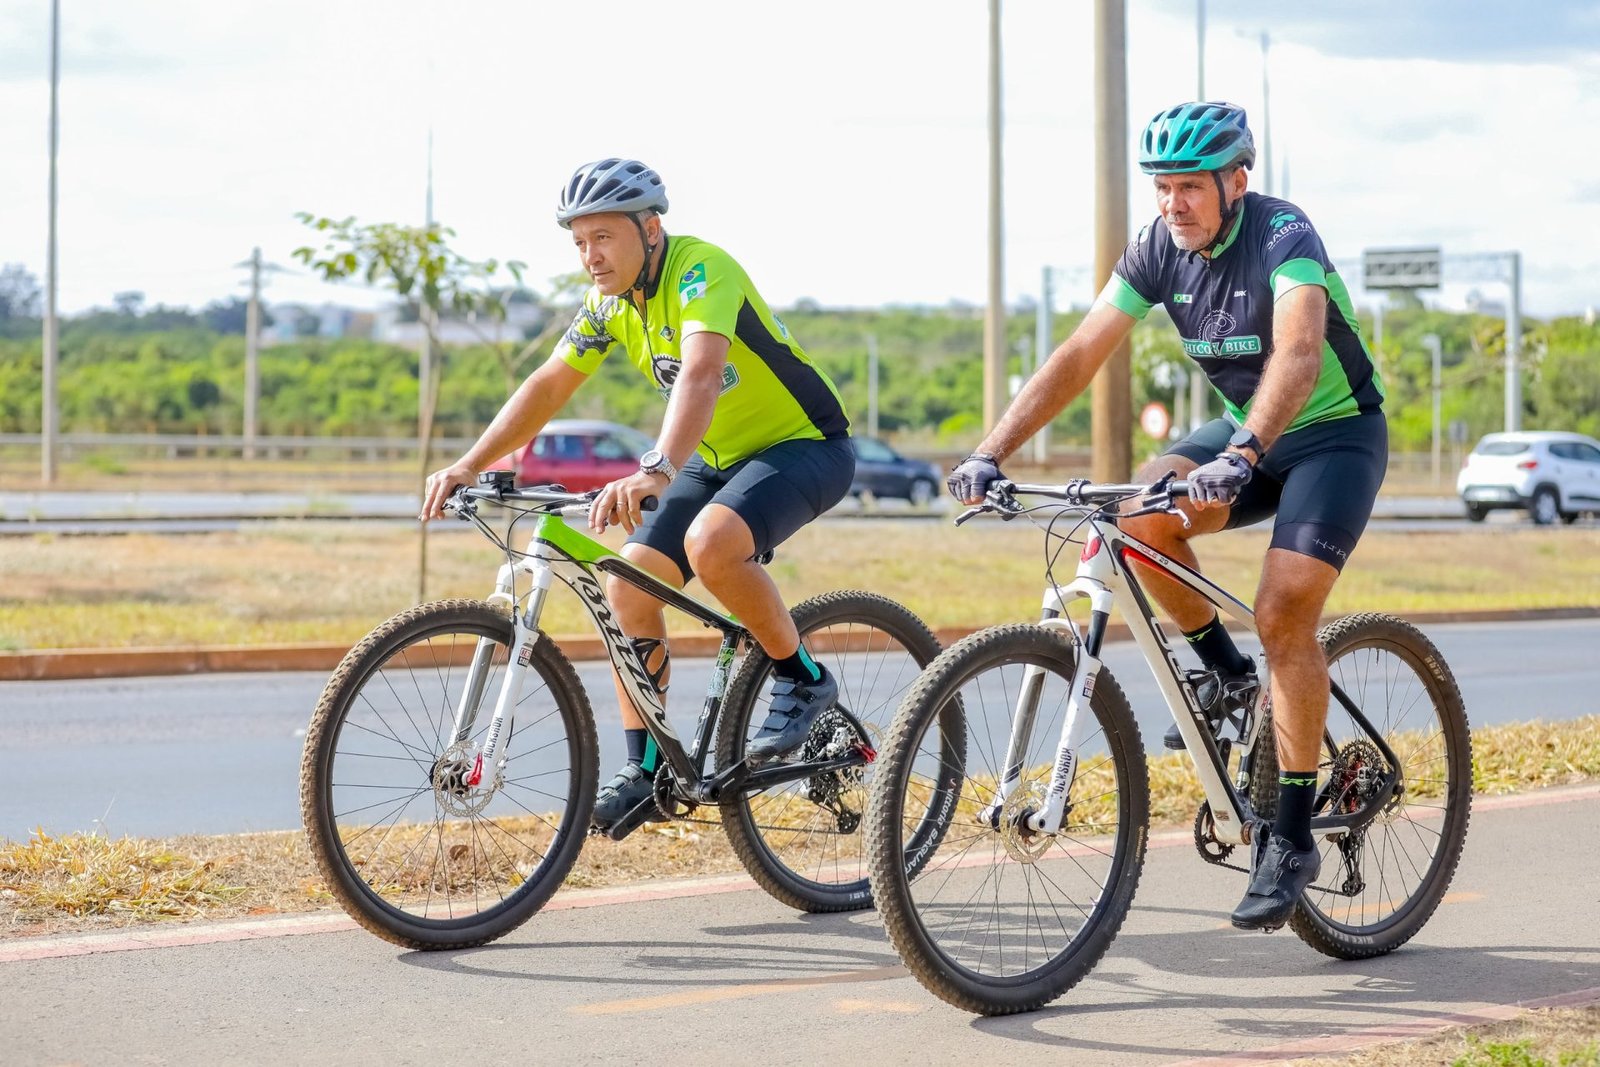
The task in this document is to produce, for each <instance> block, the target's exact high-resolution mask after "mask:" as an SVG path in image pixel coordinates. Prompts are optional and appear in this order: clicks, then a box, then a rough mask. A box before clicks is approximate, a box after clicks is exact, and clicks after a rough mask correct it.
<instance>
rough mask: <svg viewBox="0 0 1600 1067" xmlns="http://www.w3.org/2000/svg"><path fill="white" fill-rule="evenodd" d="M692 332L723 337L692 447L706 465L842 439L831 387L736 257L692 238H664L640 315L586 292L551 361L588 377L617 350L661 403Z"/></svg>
mask: <svg viewBox="0 0 1600 1067" xmlns="http://www.w3.org/2000/svg"><path fill="white" fill-rule="evenodd" d="M696 333H716V334H721V335H722V336H723V337H726V338H727V339H728V360H727V364H726V365H725V366H724V367H723V368H722V392H721V393H720V394H719V395H718V397H717V405H716V409H715V411H714V412H713V414H712V416H711V426H710V427H709V428H708V429H707V430H706V434H705V439H704V440H703V441H702V442H701V444H700V446H699V448H698V449H696V451H698V452H699V454H700V456H701V457H702V458H703V459H704V460H705V461H706V462H707V463H709V464H711V466H713V467H716V468H718V469H725V468H727V467H731V466H733V465H734V464H735V463H738V462H739V461H740V460H742V459H746V458H748V457H750V456H752V455H754V454H755V453H757V452H760V451H761V450H762V449H765V448H770V447H771V446H773V445H775V444H778V443H779V442H781V441H794V440H806V439H809V440H825V439H828V438H836V437H848V436H849V434H850V419H849V417H848V416H847V415H846V414H845V410H844V404H843V403H842V402H841V401H840V400H839V392H838V390H837V389H835V388H834V385H833V382H832V381H831V380H829V378H828V376H827V375H826V374H824V373H823V372H822V369H821V368H820V367H818V366H817V365H816V364H814V363H812V362H811V359H810V358H809V357H808V356H807V355H806V354H805V352H804V351H802V350H801V348H800V346H799V345H798V344H796V343H795V340H794V338H793V337H791V336H790V335H789V328H788V327H787V326H785V325H784V324H783V322H782V321H781V320H780V319H779V318H778V317H777V316H776V315H774V314H773V313H772V309H771V308H769V307H767V303H766V301H765V300H763V299H761V294H759V293H757V292H756V289H755V286H754V285H752V284H751V283H750V278H749V276H748V275H746V274H745V272H744V269H743V268H742V267H740V266H739V264H738V263H736V262H734V260H733V257H732V256H730V255H728V254H727V253H726V252H724V251H723V250H722V249H720V248H718V247H716V246H715V245H712V244H707V243H706V242H705V241H701V240H699V239H698V238H694V237H684V236H674V237H671V238H669V239H667V247H666V250H665V252H664V253H663V255H662V259H661V269H660V271H659V273H658V274H657V276H656V281H655V282H654V283H653V285H652V287H651V288H649V289H647V290H646V292H645V313H644V315H643V316H642V317H641V316H640V314H639V311H638V308H637V306H636V305H635V304H634V303H633V301H631V300H629V299H626V298H624V297H614V296H603V295H601V293H600V290H599V289H598V288H591V289H590V290H589V292H588V294H587V295H586V296H585V297H584V301H583V307H582V308H580V309H579V311H578V315H577V318H575V319H574V320H573V322H572V325H571V327H569V328H568V329H567V333H566V336H565V337H564V338H562V340H561V342H560V343H559V344H557V345H556V349H555V352H554V353H552V354H551V357H550V358H551V359H559V360H562V361H563V362H565V363H566V364H567V365H568V366H571V367H573V368H574V369H576V370H579V371H581V372H583V373H584V374H593V373H594V372H595V370H596V369H597V368H598V367H599V366H600V364H601V362H602V361H603V360H604V359H605V358H606V357H607V356H608V355H610V354H611V353H612V352H613V351H616V350H619V349H620V350H621V351H622V352H623V353H625V354H626V356H627V358H628V359H629V360H630V361H632V363H633V364H634V366H636V367H638V368H639V370H640V371H641V372H642V373H643V374H644V375H645V377H647V378H649V379H650V380H651V381H652V382H654V383H655V385H656V388H657V389H658V390H660V392H661V395H662V397H663V398H666V397H669V396H670V395H671V394H672V386H673V383H674V382H676V381H677V379H678V372H679V371H680V369H681V368H682V366H683V364H682V363H681V362H680V352H681V351H682V348H683V342H684V339H685V338H686V337H689V336H690V335H692V334H696Z"/></svg>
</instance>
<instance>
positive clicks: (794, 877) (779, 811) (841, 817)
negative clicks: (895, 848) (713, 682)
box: [717, 592, 961, 912]
mask: <svg viewBox="0 0 1600 1067" xmlns="http://www.w3.org/2000/svg"><path fill="white" fill-rule="evenodd" d="M793 615H794V621H795V626H796V627H797V628H798V629H799V631H800V636H801V639H802V640H803V641H804V642H805V646H806V649H807V650H808V651H809V652H810V653H811V656H812V658H813V659H815V660H816V662H818V663H819V664H821V665H823V666H824V667H826V668H827V669H828V671H829V672H830V673H831V674H833V676H834V677H835V678H836V679H838V681H839V703H838V706H839V707H841V708H844V709H845V710H846V711H848V712H849V715H850V717H851V718H853V719H854V720H855V722H854V723H851V722H850V721H849V719H846V718H845V717H843V716H840V715H838V714H837V713H835V712H834V711H831V710H830V711H827V712H824V713H823V714H822V716H821V717H820V718H819V719H818V720H817V724H816V725H815V726H813V727H812V730H811V739H810V740H808V741H807V742H806V744H805V746H804V747H803V748H802V749H801V750H800V751H799V752H798V753H796V754H795V755H793V756H791V757H789V758H790V759H791V760H808V759H815V758H822V753H823V752H824V751H825V750H826V749H827V748H828V746H830V745H834V746H835V747H838V743H837V742H836V741H835V739H836V738H838V739H840V740H842V741H846V742H850V743H854V742H864V743H865V744H866V746H867V747H869V748H871V749H873V750H874V751H876V750H878V749H880V748H882V747H883V737H884V735H885V734H886V733H887V732H888V728H889V723H890V721H891V720H892V719H893V717H894V711H895V708H896V707H897V706H898V705H899V703H900V699H901V698H902V697H903V696H904V695H905V693H906V692H907V691H908V690H909V689H910V688H911V685H912V683H913V682H915V681H916V678H917V675H918V674H919V673H920V672H921V670H922V668H923V667H924V666H926V665H927V664H928V663H930V662H932V660H933V658H934V657H935V656H937V655H938V654H939V642H938V640H937V639H936V638H935V637H934V636H933V634H932V633H930V632H929V631H928V628H927V626H926V625H924V624H923V622H922V620H921V619H919V618H917V617H916V616H915V615H913V614H912V613H911V612H910V611H908V610H907V609H906V608H904V607H902V606H901V605H899V604H897V603H895V602H894V601H892V600H890V599H888V598H887V597H881V596H878V595H876V594H874V593H862V592H838V593H826V594H824V595H822V596H818V597H813V598H812V599H810V600H807V601H805V602H804V603H802V604H799V605H798V606H796V607H795V609H794V611H793ZM771 689H772V661H771V660H769V659H768V658H767V657H766V655H765V654H764V653H763V652H761V650H760V649H759V648H757V649H755V650H753V651H752V652H751V653H750V654H749V655H748V656H746V657H745V661H744V663H743V664H742V665H741V666H740V668H739V672H738V674H737V675H735V677H734V679H733V682H732V683H731V684H730V685H729V686H728V697H727V701H726V703H725V704H724V706H723V709H722V720H721V722H719V723H718V724H717V766H718V767H719V768H720V767H731V766H733V765H734V764H735V763H737V762H738V761H739V760H741V759H743V758H744V750H745V745H746V744H747V743H748V741H749V739H750V738H751V737H753V736H754V735H755V732H756V730H757V729H759V728H760V726H761V723H762V721H763V720H764V719H765V718H766V713H767V707H768V705H769V704H770V703H771V699H772V698H771ZM955 721H956V725H957V726H959V720H955ZM855 724H860V726H862V727H864V729H865V736H863V737H858V736H856V735H857V733H858V731H857V730H856V726H855ZM944 744H945V745H946V746H947V747H949V748H950V750H951V751H952V752H953V753H957V754H956V755H954V756H953V758H955V759H959V754H958V753H959V750H960V745H961V738H959V737H947V738H945V739H944ZM874 769H875V768H874V765H873V764H871V763H868V764H867V765H866V766H864V767H858V768H854V769H851V770H845V771H833V772H830V773H827V774H821V775H816V776H814V777H811V778H804V779H801V780H799V781H797V782H791V783H789V784H787V785H782V786H777V787H775V788H772V789H769V790H766V791H765V792H760V793H748V794H747V793H742V792H735V793H732V794H730V795H727V796H725V797H723V798H722V800H721V803H720V807H721V811H722V824H723V828H724V830H725V831H726V832H727V835H728V841H729V843H730V844H731V845H732V846H733V850H734V852H735V854H737V855H738V857H739V860H740V862H741V863H743V864H744V867H745V869H746V870H747V871H749V872H750V876H751V877H752V878H754V879H755V880H756V883H757V884H758V885H760V886H761V887H762V888H763V889H765V890H766V891H767V892H768V893H771V894H772V895H773V896H774V897H776V898H777V899H778V900H781V901H783V902H784V903H785V904H788V905H789V906H790V907H792V908H797V909H799V910H801V911H809V912H829V911H849V910H853V909H856V908H866V907H871V906H872V892H871V888H870V887H869V885H868V884H867V861H866V850H865V848H864V847H863V845H862V836H861V828H860V823H861V816H862V813H863V812H864V811H865V810H866V803H867V793H868V789H869V787H870V785H871V782H872V775H873V773H874ZM930 828H931V824H930Z"/></svg>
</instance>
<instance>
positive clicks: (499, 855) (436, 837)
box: [302, 602, 595, 948]
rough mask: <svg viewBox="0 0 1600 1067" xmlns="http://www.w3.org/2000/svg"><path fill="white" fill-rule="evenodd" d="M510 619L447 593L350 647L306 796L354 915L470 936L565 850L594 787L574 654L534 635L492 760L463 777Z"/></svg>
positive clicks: (551, 884) (429, 942)
mask: <svg viewBox="0 0 1600 1067" xmlns="http://www.w3.org/2000/svg"><path fill="white" fill-rule="evenodd" d="M510 636H511V625H510V622H509V620H508V619H507V618H506V617H505V616H504V615H503V614H500V613H497V612H495V611H494V610H493V609H491V608H489V607H488V606H487V605H481V604H475V603H473V602H445V603H442V604H436V605H428V606H424V607H422V608H419V609H416V610H414V611H412V612H408V613H404V614H402V615H400V616H397V617H396V618H395V619H393V620H390V622H389V623H386V624H385V625H384V626H381V627H379V628H378V629H377V630H375V631H374V632H373V633H372V634H371V635H369V637H368V638H367V639H366V640H365V641H363V642H362V644H361V645H358V646H357V648H356V649H354V650H352V652H351V653H350V655H349V656H347V657H346V659H345V662H344V663H343V664H341V666H340V668H339V670H338V671H337V672H336V673H335V675H334V677H333V679H332V680H330V682H329V684H328V688H327V689H326V690H325V691H324V694H323V698H322V701H321V702H320V704H319V706H318V710H317V714H316V716H315V718H314V719H313V726H312V730H311V731H310V732H308V735H307V741H306V757H305V768H304V772H303V778H302V802H303V806H304V807H305V811H306V821H307V828H308V831H310V835H311V840H312V845H313V849H314V851H315V853H316V854H317V857H318V860H319V863H320V864H321V865H322V867H323V870H324V873H325V874H326V875H327V876H328V879H329V882H330V885H331V887H332V888H333V890H334V892H335V895H336V896H338V897H339V898H340V900H341V903H343V904H344V905H345V907H346V910H348V911H350V912H351V914H352V915H353V916H355V917H356V918H357V919H358V921H361V922H362V923H363V925H365V926H367V927H368V929H371V930H373V932H375V933H378V934H379V935H380V936H383V937H386V938H388V939H389V940H392V941H396V942H398V943H401V944H407V945H410V946H412V947H420V948H438V947H447V946H459V945H463V944H475V943H482V942H483V941H486V940H489V939H492V938H493V937H498V936H500V935H502V934H504V933H506V932H508V931H509V930H510V929H512V928H514V927H515V926H516V925H517V924H518V923H520V922H522V921H524V920H525V919H526V918H527V917H528V916H529V915H531V914H532V913H533V911H535V910H537V908H538V907H539V906H540V905H541V904H543V902H544V901H545V900H546V899H548V897H549V895H550V894H551V893H552V892H554V890H555V888H556V887H557V886H558V885H559V883H560V882H561V880H562V879H563V878H564V877H565V875H566V871H567V869H568V868H570V866H571V863H572V861H573V859H574V858H575V857H576V854H577V851H578V848H579V847H580V846H581V843H582V834H583V832H584V829H585V825H586V823H587V820H588V810H589V807H590V806H591V805H592V803H593V794H594V785H593V783H594V778H595V770H594V747H595V746H594V736H593V724H592V720H591V719H590V718H589V716H588V714H587V703H586V702H585V701H584V699H583V696H582V690H581V688H580V687H578V685H577V680H576V676H575V675H574V674H573V673H572V668H571V666H570V664H568V663H567V662H566V660H565V659H564V658H563V657H561V656H560V653H559V652H557V651H556V650H554V648H553V647H552V646H550V644H549V642H548V641H539V642H537V644H536V645H535V650H534V654H533V656H532V658H531V660H530V664H529V669H528V672H527V675H526V678H525V682H524V685H523V688H522V693H521V696H520V699H519V700H518V702H517V704H516V707H515V711H514V713H513V721H512V723H510V724H508V727H507V730H508V732H507V733H506V734H505V735H504V736H503V737H502V744H503V746H504V747H503V749H502V751H503V752H504V753H505V754H506V756H507V759H506V762H505V764H504V767H503V769H502V770H500V772H499V773H498V774H497V773H496V771H495V769H494V768H492V767H484V768H483V770H482V777H481V778H480V781H479V784H478V785H476V786H472V785H469V784H467V782H466V778H467V777H469V776H470V774H471V773H472V771H473V769H474V766H473V756H474V754H475V753H477V752H478V751H480V750H481V748H482V746H483V742H484V739H485V735H486V732H487V730H488V729H489V726H490V721H491V719H492V716H493V708H494V703H495V700H496V697H497V695H498V693H499V688H500V682H501V680H502V678H503V676H504V673H505V667H506V663H507V644H508V642H509V640H510ZM483 638H487V639H489V640H490V641H491V642H492V643H493V654H492V657H491V660H490V662H489V666H488V671H487V678H486V684H485V686H484V688H483V696H482V700H481V704H480V708H479V711H478V714H477V717H476V721H475V722H474V724H473V727H472V730H471V732H470V734H469V736H468V737H467V738H466V739H465V741H464V743H461V744H453V737H452V734H453V726H454V718H455V713H456V709H457V707H458V705H459V703H460V699H461V696H462V691H463V688H464V687H465V685H466V682H467V679H468V675H469V670H468V665H469V664H470V663H471V661H472V657H473V653H474V650H475V649H476V648H477V646H478V643H479V640H480V639H483Z"/></svg>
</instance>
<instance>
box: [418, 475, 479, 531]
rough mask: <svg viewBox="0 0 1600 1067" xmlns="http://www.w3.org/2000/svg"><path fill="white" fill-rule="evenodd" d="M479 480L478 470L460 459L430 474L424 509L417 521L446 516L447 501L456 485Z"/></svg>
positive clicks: (424, 488) (423, 500) (423, 497)
mask: <svg viewBox="0 0 1600 1067" xmlns="http://www.w3.org/2000/svg"><path fill="white" fill-rule="evenodd" d="M477 480H478V471H477V470H476V469H475V468H473V467H469V466H467V465H466V464H465V463H462V462H460V461H457V462H456V463H453V464H451V465H450V466H448V467H445V468H444V469H443V470H437V471H434V472H433V473H432V474H430V475H428V482H427V484H426V485H425V486H424V487H423V490H422V510H421V511H420V512H419V513H418V514H417V521H418V522H427V521H428V520H429V519H442V518H444V505H445V501H447V500H449V499H450V494H451V493H453V492H455V490H456V487H457V486H461V485H472V484H473V483H474V482H476V481H477Z"/></svg>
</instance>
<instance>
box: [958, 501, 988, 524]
mask: <svg viewBox="0 0 1600 1067" xmlns="http://www.w3.org/2000/svg"><path fill="white" fill-rule="evenodd" d="M990 510H992V509H991V507H990V505H988V504H979V505H977V506H976V507H970V508H968V509H967V510H966V511H963V512H962V513H961V514H959V515H957V516H956V525H957V526H960V525H961V524H962V523H964V522H966V521H967V520H968V519H971V518H975V517H977V516H979V515H982V514H983V513H984V512H986V511H990Z"/></svg>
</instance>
